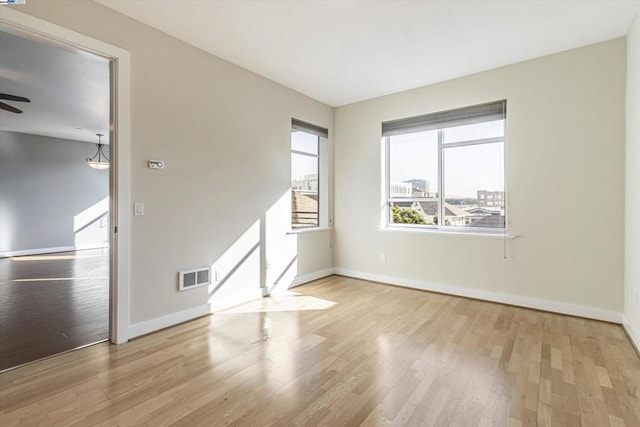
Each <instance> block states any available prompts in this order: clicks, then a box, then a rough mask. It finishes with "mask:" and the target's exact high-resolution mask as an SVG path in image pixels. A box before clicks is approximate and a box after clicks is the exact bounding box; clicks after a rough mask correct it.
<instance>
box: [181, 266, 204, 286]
mask: <svg viewBox="0 0 640 427" xmlns="http://www.w3.org/2000/svg"><path fill="white" fill-rule="evenodd" d="M210 283H211V267H201V268H194V269H193V270H183V271H181V272H180V286H179V288H178V289H179V290H180V291H185V290H187V289H192V288H197V287H200V286H206V285H209V284H210Z"/></svg>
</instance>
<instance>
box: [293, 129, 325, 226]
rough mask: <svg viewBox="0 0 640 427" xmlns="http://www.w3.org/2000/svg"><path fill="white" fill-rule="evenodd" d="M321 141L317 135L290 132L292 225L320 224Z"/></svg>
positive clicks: (295, 131) (296, 131) (297, 131)
mask: <svg viewBox="0 0 640 427" xmlns="http://www.w3.org/2000/svg"><path fill="white" fill-rule="evenodd" d="M319 142H320V138H319V137H318V136H317V135H314V134H311V133H307V132H303V131H299V130H295V129H294V130H292V132H291V226H292V227H293V228H302V227H317V226H319V224H320V222H319V214H318V212H319V210H318V204H319V203H318V194H319V193H318V188H319V187H318V178H319V173H318V169H319V159H320V152H319Z"/></svg>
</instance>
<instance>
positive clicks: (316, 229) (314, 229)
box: [287, 227, 332, 235]
mask: <svg viewBox="0 0 640 427" xmlns="http://www.w3.org/2000/svg"><path fill="white" fill-rule="evenodd" d="M329 230H332V228H330V227H309V228H299V229H294V230H289V231H287V235H289V234H306V233H315V232H319V231H329Z"/></svg>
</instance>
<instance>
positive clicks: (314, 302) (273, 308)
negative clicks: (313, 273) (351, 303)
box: [219, 291, 337, 313]
mask: <svg viewBox="0 0 640 427" xmlns="http://www.w3.org/2000/svg"><path fill="white" fill-rule="evenodd" d="M335 305H337V303H335V302H333V301H329V300H326V299H322V298H317V297H312V296H308V295H301V294H299V293H297V292H291V291H286V292H281V293H277V294H275V295H272V296H270V297H267V298H263V299H260V300H257V301H251V302H248V303H246V304H242V305H239V306H237V307H232V308H229V309H226V310H222V311H220V312H219V313H268V312H277V311H308V310H326V309H329V308H331V307H334V306H335Z"/></svg>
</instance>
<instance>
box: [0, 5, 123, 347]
mask: <svg viewBox="0 0 640 427" xmlns="http://www.w3.org/2000/svg"><path fill="white" fill-rule="evenodd" d="M0 23H1V24H5V25H8V26H10V27H13V28H16V29H19V30H23V31H27V32H29V33H32V34H36V35H39V36H42V37H45V38H48V39H50V40H55V41H58V42H61V43H64V44H67V45H71V46H74V47H76V48H79V49H82V50H85V51H87V52H90V53H94V54H96V55H100V56H102V57H105V58H108V59H109V60H111V61H112V64H113V65H112V77H111V78H112V85H113V89H115V90H113V89H112V117H111V123H110V125H111V137H112V138H110V140H111V143H112V144H114V145H113V150H114V151H113V159H114V160H115V161H113V162H112V168H113V172H112V173H111V233H110V234H111V242H112V244H111V245H110V246H111V266H112V267H111V275H110V276H111V298H110V299H109V300H110V304H111V307H110V313H111V319H110V328H109V330H110V340H111V342H113V343H115V344H122V343H125V342H127V341H128V339H129V336H128V329H129V284H130V262H129V259H130V242H131V237H130V236H131V235H130V212H129V211H130V209H129V206H130V204H131V203H130V201H131V189H130V184H129V183H130V175H131V161H130V153H131V148H130V147H131V105H130V88H131V81H130V76H131V60H130V54H129V52H128V51H127V50H124V49H121V48H119V47H116V46H113V45H110V44H108V43H105V42H103V41H100V40H97V39H94V38H91V37H88V36H86V35H84V34H80V33H77V32H75V31H72V30H69V29H67V28H64V27H61V26H59V25H56V24H52V23H50V22H47V21H44V20H42V19H39V18H35V17H33V16H30V15H27V14H24V13H22V12H18V11H16V10H14V9H11V8H10V7H7V6H2V14H1V15H0ZM114 99H115V101H114ZM116 230H117V232H116Z"/></svg>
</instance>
